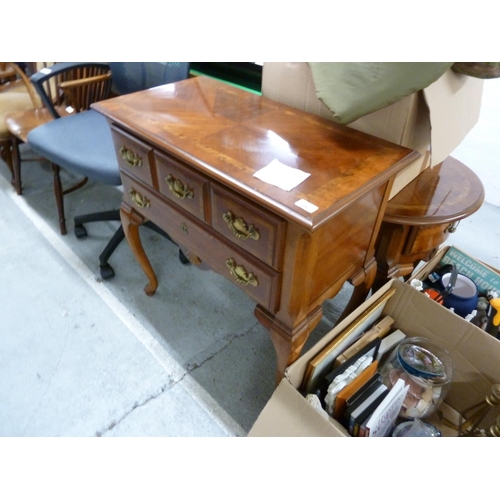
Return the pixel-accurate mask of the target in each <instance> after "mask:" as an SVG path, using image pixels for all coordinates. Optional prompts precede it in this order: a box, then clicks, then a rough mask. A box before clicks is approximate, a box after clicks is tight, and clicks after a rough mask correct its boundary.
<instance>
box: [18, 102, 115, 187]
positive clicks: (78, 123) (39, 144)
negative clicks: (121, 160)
mask: <svg viewBox="0 0 500 500" xmlns="http://www.w3.org/2000/svg"><path fill="white" fill-rule="evenodd" d="M27 143H28V144H29V145H30V147H31V148H32V149H33V150H34V151H35V152H36V153H38V154H39V155H41V156H44V157H46V158H50V160H51V161H52V162H53V163H55V164H57V165H59V166H60V167H62V168H65V169H68V170H70V171H72V172H74V173H76V174H79V175H82V176H83V177H88V178H89V179H92V180H93V181H95V182H98V183H101V184H108V185H114V186H119V185H121V179H120V170H119V166H118V160H117V158H116V153H115V148H114V144H113V138H112V136H111V130H110V127H109V124H108V122H107V120H106V118H105V117H104V116H103V115H101V114H100V113H97V111H94V110H92V109H91V110H88V111H83V112H81V113H77V114H74V115H70V116H65V117H62V118H59V119H57V120H53V121H51V122H49V123H46V124H44V125H41V126H39V127H37V128H35V129H34V130H32V131H31V132H30V133H29V134H28V137H27Z"/></svg>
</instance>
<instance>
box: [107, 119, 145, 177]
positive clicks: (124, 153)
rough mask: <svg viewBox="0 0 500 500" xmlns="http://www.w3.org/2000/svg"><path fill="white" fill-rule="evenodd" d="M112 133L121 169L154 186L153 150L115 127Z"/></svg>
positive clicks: (112, 128) (112, 127)
mask: <svg viewBox="0 0 500 500" xmlns="http://www.w3.org/2000/svg"><path fill="white" fill-rule="evenodd" d="M111 133H112V135H113V142H114V144H115V150H116V156H117V158H118V164H119V165H120V169H122V170H123V171H124V172H126V173H127V174H129V175H133V176H134V177H137V178H138V179H141V180H142V181H144V182H145V183H146V184H148V185H153V176H152V175H151V169H152V168H154V153H153V148H152V147H151V146H149V145H148V144H146V143H145V142H142V141H139V140H138V139H136V138H135V137H133V136H132V135H129V134H127V133H126V132H124V131H123V130H120V129H118V128H116V127H114V126H113V125H112V126H111Z"/></svg>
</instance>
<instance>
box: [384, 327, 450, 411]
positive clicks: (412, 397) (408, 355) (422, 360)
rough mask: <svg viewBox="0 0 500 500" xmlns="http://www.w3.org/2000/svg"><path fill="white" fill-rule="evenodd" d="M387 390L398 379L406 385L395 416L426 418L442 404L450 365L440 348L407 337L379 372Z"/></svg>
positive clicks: (444, 351) (447, 388)
mask: <svg viewBox="0 0 500 500" xmlns="http://www.w3.org/2000/svg"><path fill="white" fill-rule="evenodd" d="M381 372H382V375H383V381H384V384H385V385H386V386H387V387H389V388H391V387H392V386H393V385H394V384H395V383H396V382H397V380H399V379H403V380H404V382H405V384H406V385H409V388H408V392H407V394H406V397H405V400H404V402H403V406H402V407H401V411H400V413H399V416H400V417H402V418H406V419H414V418H420V419H422V418H425V417H428V416H430V415H431V414H432V413H433V412H434V411H435V410H436V408H437V407H438V406H439V405H440V404H441V403H442V402H443V400H444V398H445V397H446V394H447V393H448V390H449V388H450V384H451V380H452V377H453V362H452V360H451V357H450V355H449V353H448V351H447V350H446V349H445V348H444V347H443V346H441V345H438V344H437V343H435V342H432V341H431V340H428V339H426V338H423V337H409V338H407V339H406V340H404V341H403V342H401V343H400V344H399V345H398V346H397V347H396V348H395V349H394V351H393V352H392V353H391V355H390V357H389V359H388V361H387V362H386V363H385V365H384V366H383V368H382V370H381Z"/></svg>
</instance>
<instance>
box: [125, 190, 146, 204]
mask: <svg viewBox="0 0 500 500" xmlns="http://www.w3.org/2000/svg"><path fill="white" fill-rule="evenodd" d="M129 193H130V196H131V197H132V201H133V202H134V203H135V204H136V205H137V206H138V207H139V208H149V207H150V206H151V202H150V201H149V200H148V199H147V198H146V197H145V196H144V195H142V194H141V193H138V192H137V191H136V190H135V189H131V190H130V191H129Z"/></svg>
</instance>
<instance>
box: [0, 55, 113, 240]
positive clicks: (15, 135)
mask: <svg viewBox="0 0 500 500" xmlns="http://www.w3.org/2000/svg"><path fill="white" fill-rule="evenodd" d="M42 79H43V83H42V84H41V87H40V89H36V90H37V91H38V90H43V91H42V92H39V91H38V92H37V95H38V96H39V97H40V104H39V106H37V107H34V108H33V109H29V110H25V111H18V112H12V113H7V115H6V117H5V123H6V126H7V129H8V131H9V132H10V134H11V152H12V153H11V156H12V158H11V163H12V171H13V178H14V185H15V187H16V191H17V193H18V194H21V193H22V183H21V158H20V152H19V144H20V143H22V142H24V143H25V142H27V136H28V134H29V132H31V131H32V130H34V129H35V128H37V127H39V126H40V125H43V124H45V123H47V122H50V121H52V120H54V119H56V118H59V117H61V116H69V115H71V114H75V113H79V112H81V111H86V110H88V109H89V108H90V105H91V104H92V103H93V102H97V101H100V100H102V99H106V98H107V97H109V94H110V90H111V71H110V68H109V65H108V64H106V63H56V64H54V65H52V66H49V67H43V68H41V69H40V71H38V72H37V73H35V74H34V75H33V76H32V77H31V80H30V81H29V83H27V85H29V86H30V87H31V88H33V83H34V82H35V83H36V82H37V81H41V80H42ZM35 87H36V85H35ZM51 167H52V173H53V183H54V195H55V199H56V205H57V210H58V214H59V226H60V231H61V234H66V233H67V230H66V224H65V218H64V207H63V196H64V195H65V194H67V193H70V192H72V191H75V190H76V189H78V188H80V187H82V186H83V185H84V184H85V183H86V182H87V178H86V177H84V178H83V179H81V180H80V181H79V182H77V183H76V184H74V185H73V186H70V187H68V188H66V189H65V190H63V189H62V184H61V179H60V174H59V173H60V169H59V166H58V165H56V164H55V163H51Z"/></svg>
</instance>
